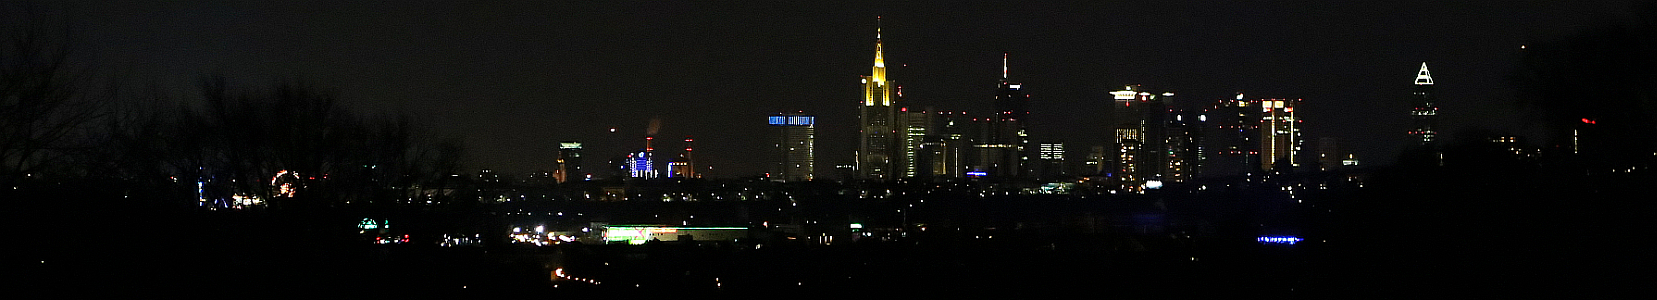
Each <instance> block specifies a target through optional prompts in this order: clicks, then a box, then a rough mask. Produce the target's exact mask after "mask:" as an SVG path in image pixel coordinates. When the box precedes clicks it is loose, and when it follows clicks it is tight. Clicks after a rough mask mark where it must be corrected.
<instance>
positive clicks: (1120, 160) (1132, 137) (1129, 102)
mask: <svg viewBox="0 0 1657 300" xmlns="http://www.w3.org/2000/svg"><path fill="white" fill-rule="evenodd" d="M1110 94H1111V99H1112V100H1113V102H1112V105H1111V110H1112V116H1114V118H1113V120H1112V126H1111V128H1112V131H1113V133H1114V134H1113V135H1114V138H1113V139H1112V140H1111V141H1112V143H1113V144H1114V145H1115V147H1114V149H1115V151H1113V153H1111V154H1109V156H1110V157H1109V159H1110V160H1111V162H1112V163H1111V167H1110V168H1109V169H1108V170H1109V171H1107V172H1109V174H1111V177H1112V178H1114V179H1115V181H1116V185H1117V186H1116V188H1117V189H1118V190H1121V191H1127V192H1140V191H1143V188H1144V184H1145V179H1146V177H1147V175H1148V174H1150V173H1153V172H1151V170H1155V169H1158V167H1157V165H1155V164H1146V163H1145V159H1146V158H1147V155H1155V154H1154V153H1155V152H1152V153H1151V154H1147V153H1145V151H1144V150H1145V149H1159V148H1161V147H1160V143H1154V142H1152V143H1147V140H1146V135H1145V133H1146V129H1147V128H1146V127H1147V126H1146V125H1147V122H1146V118H1145V117H1146V115H1147V113H1149V112H1151V111H1153V110H1151V109H1150V103H1151V101H1152V99H1153V98H1155V96H1156V95H1155V94H1151V93H1147V92H1141V91H1137V90H1135V89H1134V87H1133V86H1128V87H1127V88H1126V89H1123V90H1121V91H1115V92H1110ZM1147 147H1150V148H1147Z"/></svg>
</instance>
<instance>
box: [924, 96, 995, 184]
mask: <svg viewBox="0 0 1657 300" xmlns="http://www.w3.org/2000/svg"><path fill="white" fill-rule="evenodd" d="M977 124H978V123H976V122H974V121H973V120H972V118H971V117H968V116H967V112H965V111H940V112H937V114H936V115H934V116H933V118H932V135H933V136H934V137H933V139H934V140H935V141H936V142H937V145H934V146H931V147H930V148H929V151H931V152H933V156H932V159H931V163H932V168H933V170H932V174H933V175H934V177H936V178H959V177H961V176H963V175H965V174H966V172H967V171H969V169H970V168H971V166H972V164H973V162H974V161H973V160H972V156H973V154H975V153H977V152H976V150H975V149H973V147H974V146H975V145H977V144H978V140H979V138H978V134H979V133H980V132H981V131H982V130H981V129H980V128H978V127H977V126H975V125H977Z"/></svg>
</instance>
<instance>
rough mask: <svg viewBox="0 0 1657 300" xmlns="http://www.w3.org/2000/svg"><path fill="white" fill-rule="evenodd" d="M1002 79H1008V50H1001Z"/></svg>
mask: <svg viewBox="0 0 1657 300" xmlns="http://www.w3.org/2000/svg"><path fill="white" fill-rule="evenodd" d="M1001 81H1007V52H1001Z"/></svg>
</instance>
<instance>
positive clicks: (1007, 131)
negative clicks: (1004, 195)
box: [985, 52, 1033, 178]
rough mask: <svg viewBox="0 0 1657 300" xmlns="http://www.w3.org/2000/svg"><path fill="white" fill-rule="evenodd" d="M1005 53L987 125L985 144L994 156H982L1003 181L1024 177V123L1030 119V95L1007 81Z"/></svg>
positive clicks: (1027, 143)
mask: <svg viewBox="0 0 1657 300" xmlns="http://www.w3.org/2000/svg"><path fill="white" fill-rule="evenodd" d="M1007 69H1008V68H1007V53H1006V52H1002V53H1001V83H1000V84H999V85H998V87H997V91H996V94H995V103H994V106H995V119H994V120H993V122H992V123H991V125H990V132H989V144H988V145H987V146H990V147H992V148H995V149H992V150H994V151H989V152H991V153H995V154H994V155H993V156H994V157H986V158H985V159H986V161H987V162H988V163H987V166H988V167H989V170H986V171H987V172H988V173H990V174H994V175H995V176H999V177H1003V178H1017V177H1024V176H1028V175H1030V173H1031V170H1030V166H1031V164H1030V162H1031V161H1030V159H1031V158H1030V153H1029V152H1031V151H1030V150H1033V149H1032V148H1030V135H1029V132H1027V131H1026V130H1027V128H1026V127H1027V124H1028V123H1027V120H1026V118H1028V117H1029V116H1030V94H1028V93H1025V92H1024V91H1023V89H1024V85H1023V84H1020V83H1017V82H1012V81H1010V80H1008V79H1007V78H1008V77H1007V72H1008V70H1007Z"/></svg>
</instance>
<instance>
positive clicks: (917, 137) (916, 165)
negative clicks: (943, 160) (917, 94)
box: [894, 107, 932, 178]
mask: <svg viewBox="0 0 1657 300" xmlns="http://www.w3.org/2000/svg"><path fill="white" fill-rule="evenodd" d="M897 124H898V132H899V133H900V134H901V136H900V138H901V140H899V141H898V142H899V144H900V145H901V146H900V147H899V149H901V151H902V153H901V156H899V157H898V162H897V163H895V164H894V165H896V166H897V167H898V170H900V173H899V174H897V175H898V177H902V178H913V177H916V176H920V175H922V174H926V175H931V173H932V172H931V170H930V169H928V168H927V167H928V166H926V165H925V164H926V163H929V162H930V160H929V159H923V158H926V156H927V155H923V154H925V153H924V152H925V151H926V150H925V149H921V148H922V147H924V146H925V145H926V141H927V138H928V137H930V135H929V134H928V132H927V128H928V127H931V125H932V114H928V113H926V112H925V111H918V110H917V111H910V110H909V108H907V107H905V108H902V109H900V110H899V111H898V123H897Z"/></svg>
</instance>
